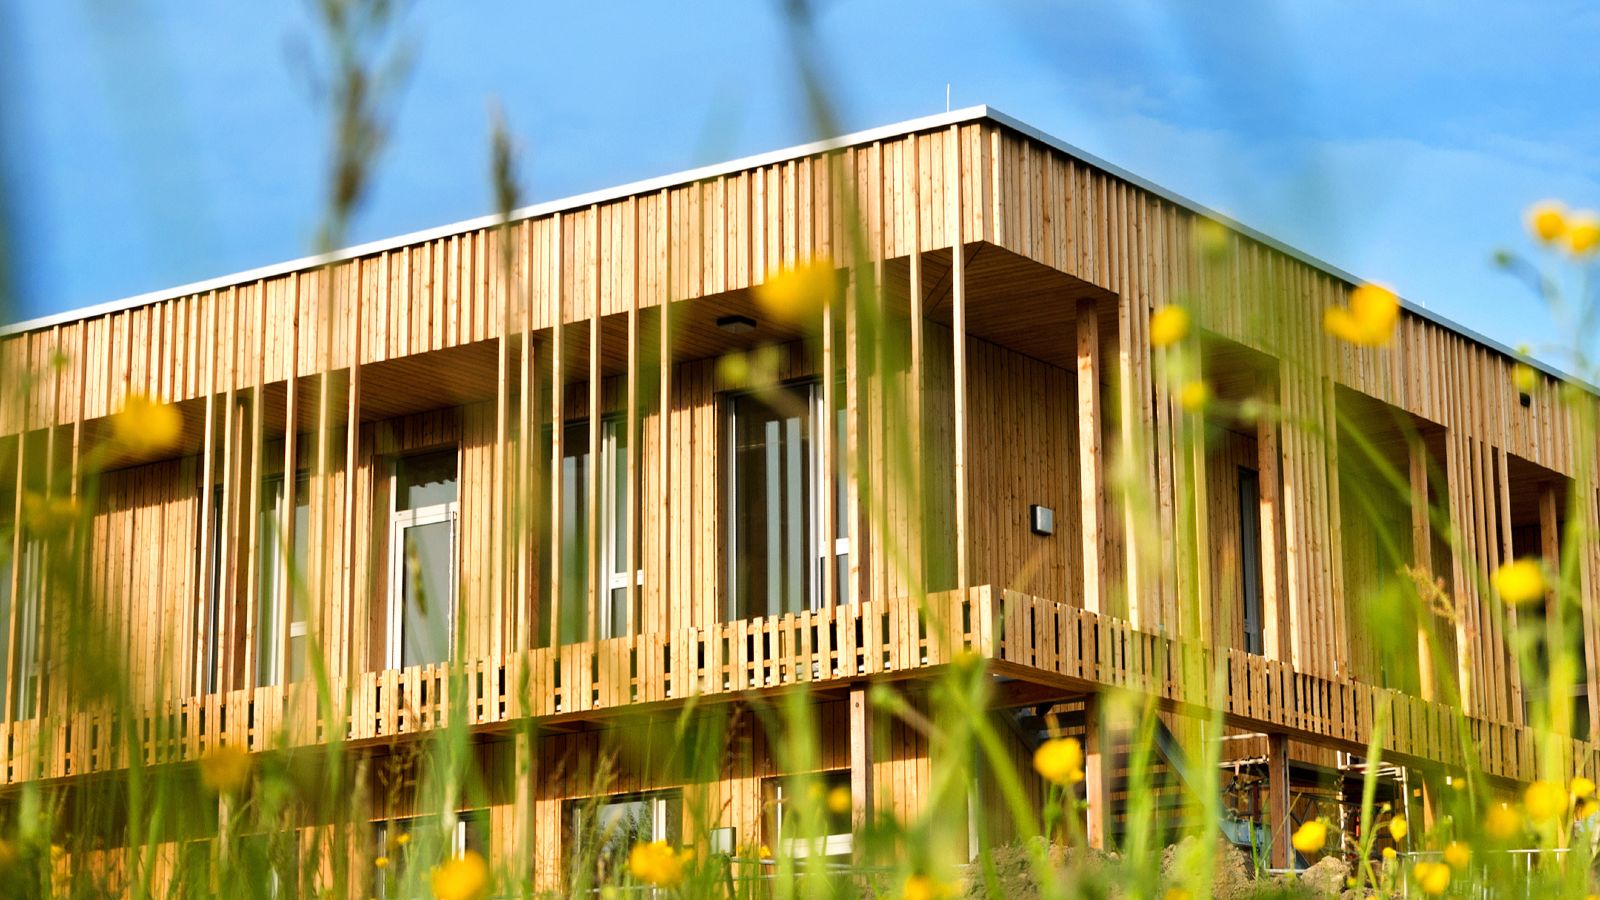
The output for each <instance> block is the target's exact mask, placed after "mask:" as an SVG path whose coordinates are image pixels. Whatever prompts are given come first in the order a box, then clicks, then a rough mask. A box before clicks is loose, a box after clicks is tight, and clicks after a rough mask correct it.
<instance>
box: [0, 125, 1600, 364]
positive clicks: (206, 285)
mask: <svg viewBox="0 0 1600 900" xmlns="http://www.w3.org/2000/svg"><path fill="white" fill-rule="evenodd" d="M984 119H987V120H989V121H993V122H995V123H998V124H1000V125H1003V126H1005V127H1007V128H1010V129H1012V130H1013V131H1016V132H1018V133H1020V134H1023V135H1026V136H1027V137H1029V138H1032V139H1033V140H1036V141H1038V142H1040V143H1042V144H1046V145H1048V146H1050V147H1052V148H1054V149H1055V150H1057V151H1060V152H1061V153H1065V154H1066V155H1068V156H1071V157H1074V158H1075V159H1078V160H1081V161H1083V162H1085V163H1088V164H1089V165H1091V166H1094V167H1096V168H1099V169H1103V170H1104V171H1106V172H1107V173H1109V174H1111V175H1114V176H1116V177H1118V178H1121V179H1123V180H1124V181H1127V182H1128V183H1130V184H1133V185H1135V186H1137V187H1139V188H1141V189H1142V190H1145V191H1148V192H1150V193H1152V194H1154V195H1156V196H1158V197H1160V198H1162V199H1163V200H1166V201H1167V202H1169V203H1172V204H1174V205H1176V206H1180V207H1183V208H1184V209H1187V210H1189V211H1190V212H1193V213H1195V214H1197V215H1201V216H1205V217H1207V218H1210V219H1215V220H1216V221H1218V222H1220V223H1222V224H1223V225H1226V226H1228V227H1229V228H1231V229H1233V230H1234V231H1237V232H1239V233H1240V234H1242V235H1245V236H1246V237H1249V238H1250V239H1251V240H1254V241H1258V242H1260V243H1261V244H1263V245H1265V246H1268V247H1271V248H1272V249H1274V250H1277V251H1278V252H1280V253H1283V254H1284V255H1286V256H1289V257H1292V258H1294V259H1297V260H1299V261H1300V262H1303V263H1305V264H1306V265H1308V266H1311V267H1313V268H1316V269H1319V270H1321V271H1323V272H1325V273H1327V274H1329V275H1332V276H1333V277H1335V278H1338V279H1340V280H1342V281H1345V282H1348V283H1350V284H1361V283H1362V282H1363V281H1365V280H1366V279H1363V278H1360V277H1359V276H1356V275H1354V274H1351V273H1350V272H1347V271H1345V270H1344V269H1341V268H1339V267H1338V266H1335V265H1333V264H1332V263H1329V262H1327V261H1325V260H1322V259H1318V258H1317V257H1315V256H1312V255H1311V254H1309V253H1306V252H1305V251H1303V250H1299V249H1297V248H1295V247H1291V246H1289V245H1288V244H1285V243H1283V242H1282V241H1280V240H1278V239H1276V238H1273V237H1271V236H1269V235H1266V234H1263V233H1262V232H1260V231H1257V230H1256V229H1254V228H1251V227H1250V226H1248V225H1245V224H1244V223H1242V222H1240V221H1238V220H1237V219H1234V218H1233V217H1232V216H1228V215H1225V214H1223V213H1220V212H1217V211H1216V210H1214V209H1211V208H1209V207H1207V206H1205V205H1204V204H1201V203H1197V202H1195V201H1193V200H1191V199H1189V198H1188V197H1185V196H1183V195H1181V194H1178V193H1175V192H1173V191H1171V190H1168V189H1167V188H1164V187H1162V186H1161V185H1159V184H1155V183H1154V182H1151V181H1149V180H1147V179H1145V178H1142V177H1140V176H1138V175H1136V174H1134V173H1132V172H1129V171H1128V170H1126V169H1124V168H1122V167H1121V166H1118V165H1115V164H1113V163H1110V162H1107V161H1106V160H1104V159H1101V158H1100V157H1098V156H1095V155H1094V154H1092V153H1088V152H1086V151H1084V150H1082V149H1080V148H1078V147H1076V146H1074V145H1072V144H1069V143H1067V142H1066V141H1063V140H1061V139H1060V138H1057V137H1054V136H1053V135H1049V134H1046V133H1045V132H1043V131H1040V130H1039V129H1037V128H1034V127H1033V126H1032V125H1029V124H1027V123H1026V122H1023V121H1020V120H1018V119H1015V118H1012V117H1011V116H1008V115H1006V114H1005V113H1003V112H1001V111H999V110H997V109H995V108H993V107H991V106H986V105H979V106H969V107H966V108H964V109H956V110H951V111H949V112H943V113H937V114H935V115H931V116H922V117H921V118H916V119H907V120H906V121H904V122H897V123H895V124H893V125H883V126H880V127H877V128H869V129H867V130H865V131H857V132H853V133H851V134H846V135H840V136H839V137H833V138H826V139H824V140H820V141H812V142H811V143H808V144H800V145H798V146H794V147H788V148H785V149H782V150H772V151H769V152H766V153H758V154H756V155H754V156H746V157H743V158H740V159H734V160H729V161H727V162H722V163H713V164H711V165H707V166H700V167H699V168H694V169H688V170H685V171H682V172H676V173H673V174H671V175H661V176H658V177H655V178H648V179H645V180H643V181H635V182H632V183H629V184H622V185H617V186H615V187H609V188H603V189H601V190H597V191H590V192H588V193H584V194H577V195H574V196H571V197H563V198H560V199H557V200H547V201H545V202H543V203H535V204H533V205H531V206H524V207H520V208H518V209H515V210H512V212H511V219H512V221H518V220H521V219H533V218H538V217H540V216H546V215H550V214H553V213H557V212H564V211H567V210H573V209H581V208H583V207H586V206H592V205H594V204H597V203H608V202H610V201H612V200H618V199H622V198H624V197H629V196H632V195H634V194H647V193H653V192H655V191H659V190H661V189H663V188H670V187H676V186H678V185H681V184H689V183H693V182H696V181H704V180H706V179H708V178H716V177H718V176H721V175H728V174H731V173H734V172H741V171H744V170H746V169H755V168H760V167H762V166H767V165H772V164H773V163H779V162H785V161H787V160H790V159H798V158H800V157H804V156H812V155H815V154H817V153H822V152H826V151H828V150H836V149H839V148H841V147H851V146H857V145H860V144H870V143H872V142H873V141H881V140H886V139H889V138H894V137H900V136H902V135H905V134H910V133H912V132H917V131H929V130H932V129H935V128H942V127H945V126H949V125H953V124H956V123H964V122H973V121H979V120H984ZM499 223H500V217H499V216H498V215H487V216H478V217H476V218H472V219H466V220H464V221H460V222H454V223H451V224H449V225H440V226H437V227H434V228H427V229H423V230H421V231H413V232H411V233H409V234H402V235H396V236H394V237H388V238H382V239H379V240H376V241H369V242H367V243H365V244H357V245H355V246H353V247H346V248H344V249H342V250H335V251H333V252H331V253H326V254H323V255H320V256H315V255H314V256H304V257H301V258H299V259H293V260H289V261H287V262H281V263H275V264H273V265H268V266H261V267H259V268H255V269H247V270H245V271H243V272H236V273H234V274H231V275H220V276H218V277H215V278H207V279H205V280H203V281H196V282H192V283H190V284H184V285H179V286H177V287H172V288H163V289H161V290H156V291H149V292H146V293H143V294H136V295H134V296H132V297H124V298H122V299H120V300H111V301H108V302H105V303H98V304H95V305H93V306H85V307H80V308H78V309H70V310H64V311H62V312H59V313H52V314H50V315H47V316H40V317H38V318H35V319H29V320H28V321H25V322H17V323H14V324H10V325H3V326H0V337H5V336H7V335H13V334H20V333H22V332H25V331H39V330H42V329H45V328H50V327H53V326H56V325H62V324H66V323H69V322H76V321H79V320H83V319H92V318H96V317H99V316H103V315H106V314H108V313H115V312H120V311H122V310H125V309H131V308H133V307H136V306H143V305H145V304H149V303H159V302H161V301H163V300H171V299H174V298H176V297H187V296H189V295H192V294H201V293H205V292H206V291H212V290H218V289H220V288H226V287H230V286H233V285H240V284H247V283H249V282H252V281H259V280H261V279H265V278H274V277H277V276H279V275H285V274H288V273H290V272H297V271H301V270H304V269H311V268H315V267H317V266H320V265H326V264H328V263H330V262H342V261H344V260H348V259H355V258H358V257H362V256H370V255H372V254H374V253H381V252H383V251H385V250H393V249H396V248H399V247H404V246H408V245H411V244H420V243H425V242H427V241H432V240H437V239H439V238H443V237H450V236H452V235H457V234H463V233H465V232H468V231H475V230H477V229H480V228H488V227H492V226H494V225H498V224H499ZM1400 302H1401V305H1402V306H1403V307H1404V308H1405V310H1406V311H1407V312H1409V313H1411V314H1413V315H1415V316H1418V317H1420V318H1422V319H1426V320H1428V321H1429V322H1433V323H1434V324H1436V325H1439V326H1441V327H1443V328H1447V329H1449V330H1451V331H1454V332H1456V333H1458V334H1460V335H1462V336H1464V337H1467V338H1470V339H1471V340H1474V341H1477V342H1478V343H1480V344H1483V345H1485V346H1487V347H1489V348H1491V349H1494V350H1496V351H1499V352H1500V353H1503V354H1505V355H1507V356H1509V357H1512V358H1514V359H1518V360H1521V361H1522V362H1525V363H1527V364H1528V365H1531V366H1533V367H1534V368H1536V369H1538V370H1539V371H1542V372H1544V373H1545V374H1547V375H1550V376H1551V377H1553V378H1559V379H1562V380H1565V381H1574V382H1578V383H1582V384H1585V385H1586V386H1587V382H1583V381H1582V380H1581V379H1577V378H1574V377H1573V376H1572V375H1570V374H1568V373H1566V372H1563V371H1561V370H1560V369H1557V368H1555V367H1553V366H1551V365H1549V364H1547V363H1544V362H1542V361H1540V360H1537V359H1534V358H1532V357H1530V356H1526V355H1524V354H1521V353H1518V352H1517V351H1516V350H1515V349H1513V348H1511V347H1509V346H1507V345H1505V344H1503V343H1501V342H1499V341H1496V340H1493V339H1491V338H1489V337H1486V336H1485V335H1483V334H1480V333H1478V332H1477V331H1474V330H1472V329H1470V328H1467V327H1465V326H1463V325H1461V324H1460V323H1458V322H1455V321H1452V320H1451V319H1448V318H1446V317H1444V316H1441V315H1439V314H1438V313H1436V312H1433V311H1432V310H1430V309H1428V308H1427V307H1425V306H1422V305H1420V304H1417V303H1413V302H1412V301H1409V300H1406V299H1405V298H1401V301H1400Z"/></svg>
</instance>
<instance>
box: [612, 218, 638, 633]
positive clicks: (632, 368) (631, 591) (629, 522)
mask: <svg viewBox="0 0 1600 900" xmlns="http://www.w3.org/2000/svg"><path fill="white" fill-rule="evenodd" d="M628 221H629V223H630V227H631V228H632V230H633V253H632V265H631V266H630V268H631V269H632V270H633V279H632V282H631V284H630V285H629V289H628V370H627V373H626V374H624V375H623V381H624V382H625V387H626V389H627V392H628V399H627V402H628V422H627V431H628V433H627V444H628V447H627V452H628V459H627V466H626V468H627V471H626V472H625V477H624V482H625V490H626V491H627V496H626V497H620V498H618V500H617V502H618V505H619V506H621V507H622V509H623V510H624V512H623V515H624V516H625V517H626V518H625V520H624V526H623V527H624V534H623V543H624V545H625V549H624V559H623V571H624V572H625V573H626V574H627V584H628V586H627V588H626V590H625V591H624V593H625V594H626V595H627V604H628V633H629V634H630V635H632V634H638V633H639V631H640V629H639V576H638V574H637V573H638V571H639V559H638V543H639V198H638V197H629V198H628Z"/></svg>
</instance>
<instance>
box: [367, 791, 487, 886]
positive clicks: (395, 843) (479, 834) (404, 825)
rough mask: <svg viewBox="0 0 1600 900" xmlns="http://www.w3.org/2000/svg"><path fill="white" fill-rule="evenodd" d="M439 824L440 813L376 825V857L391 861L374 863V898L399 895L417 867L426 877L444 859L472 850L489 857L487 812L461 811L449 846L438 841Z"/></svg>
mask: <svg viewBox="0 0 1600 900" xmlns="http://www.w3.org/2000/svg"><path fill="white" fill-rule="evenodd" d="M438 823H439V818H438V817H437V816H412V817H410V818H405V819H393V820H391V821H387V822H377V823H374V824H373V826H372V835H373V851H372V856H373V858H374V859H377V858H378V857H383V858H384V859H387V860H388V865H386V866H384V867H383V868H379V867H377V866H374V867H373V869H372V896H373V897H376V898H379V900H387V898H390V897H399V896H400V891H399V889H400V886H401V885H405V884H407V883H408V882H409V881H411V880H412V874H411V873H412V871H413V870H412V867H413V866H416V867H418V868H417V869H416V870H415V871H417V872H421V873H422V874H423V875H424V876H426V874H427V871H428V870H429V869H431V868H432V867H433V866H434V865H435V864H436V863H438V862H439V861H440V860H442V859H445V858H448V857H456V856H462V855H464V854H465V853H466V852H467V851H468V850H471V851H472V852H474V853H477V854H479V855H481V856H483V857H485V858H487V857H488V855H489V854H488V831H489V822H488V817H487V816H486V815H485V814H484V813H483V812H481V811H474V812H464V813H459V814H458V815H457V817H456V823H455V827H454V828H452V829H451V830H450V833H449V835H448V841H447V845H446V846H442V847H441V846H439V844H438V843H435V842H434V841H435V840H436V839H437V838H439V837H440V836H441V835H440V834H439V831H438V828H439V824H438ZM430 829H431V830H432V833H430ZM402 835H403V836H404V837H402ZM423 883H424V884H425V883H426V881H424V882H423Z"/></svg>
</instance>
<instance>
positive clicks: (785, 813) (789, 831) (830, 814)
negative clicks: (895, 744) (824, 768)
mask: <svg viewBox="0 0 1600 900" xmlns="http://www.w3.org/2000/svg"><path fill="white" fill-rule="evenodd" d="M796 783H797V780H795V779H789V778H770V779H768V780H767V784H766V794H767V798H766V801H767V820H766V829H767V838H768V840H767V846H769V847H771V848H772V849H774V850H777V851H779V852H780V853H784V854H787V855H789V856H791V857H803V856H809V855H811V854H813V853H820V854H821V855H823V856H826V857H838V856H849V855H850V854H851V851H852V849H853V839H852V837H851V824H850V815H851V808H850V806H849V804H847V803H846V804H839V803H836V801H835V799H834V798H835V797H837V796H839V795H840V793H841V792H842V793H843V796H844V797H846V798H848V797H849V794H850V771H849V770H848V769H840V770H837V771H832V772H823V773H820V774H819V775H817V776H816V777H814V778H811V779H806V780H804V781H801V782H798V783H802V784H806V785H808V789H809V790H811V791H814V792H815V794H816V797H815V803H814V805H811V806H810V807H809V808H806V809H801V808H800V806H801V805H800V804H798V803H796V802H795V798H793V797H791V796H790V791H791V790H794V789H795V786H796ZM809 816H817V817H819V818H818V819H816V820H808V817H809ZM815 827H820V828H821V833H820V834H808V833H807V832H808V830H809V829H810V828H815Z"/></svg>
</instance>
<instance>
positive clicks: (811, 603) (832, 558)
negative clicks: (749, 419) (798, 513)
mask: <svg viewBox="0 0 1600 900" xmlns="http://www.w3.org/2000/svg"><path fill="white" fill-rule="evenodd" d="M802 385H803V386H804V387H805V389H806V409H807V416H806V427H807V428H808V429H809V432H808V437H809V439H810V442H811V459H810V460H808V461H807V466H808V467H809V469H810V475H811V478H810V486H809V489H808V492H809V495H810V496H808V497H807V498H806V506H807V508H808V511H809V513H810V519H811V521H810V527H809V528H807V529H806V532H807V533H806V550H805V553H806V558H807V559H809V560H810V564H811V568H812V578H811V580H810V583H809V586H808V590H807V594H808V596H807V597H806V608H807V609H809V610H810V611H812V612H817V611H819V610H821V609H822V607H823V604H824V602H825V600H826V598H827V588H826V582H825V581H824V579H833V578H835V577H836V574H835V571H834V567H835V566H836V565H838V561H839V560H840V559H841V558H842V559H844V560H846V564H847V565H848V560H849V557H850V552H851V544H852V540H851V537H852V536H851V534H850V518H849V515H848V511H847V510H842V509H838V508H836V507H837V506H838V503H837V502H835V503H834V504H833V507H835V508H834V509H833V516H834V520H835V521H836V522H838V523H839V525H840V526H841V527H840V528H838V529H837V530H836V531H835V534H834V540H833V552H832V553H831V554H830V553H828V552H827V546H826V545H827V534H828V523H827V521H826V518H825V517H824V516H823V511H824V509H826V508H828V507H826V506H825V505H824V504H823V498H824V496H825V494H824V493H823V492H824V491H829V492H833V493H834V494H835V495H837V492H838V486H837V485H836V484H835V480H834V478H833V477H829V474H830V473H829V472H828V471H827V468H828V466H827V464H828V461H829V458H830V454H829V453H828V452H827V450H828V448H826V447H825V446H824V441H823V429H822V426H823V423H824V422H827V421H829V420H828V419H827V418H825V417H826V416H827V415H828V410H827V408H826V406H827V392H826V391H824V390H823V389H822V388H823V385H822V381H821V379H813V380H811V381H808V382H803V383H790V384H787V385H782V388H784V389H792V388H796V387H801V386H802ZM755 394H756V392H753V391H740V392H735V393H731V394H729V395H728V397H727V413H726V418H725V421H724V424H723V428H724V432H725V435H726V436H725V438H724V441H723V452H724V453H726V454H727V460H728V486H727V491H728V493H727V500H726V508H725V509H724V510H723V514H724V515H725V516H726V517H727V521H728V525H727V528H726V529H725V530H724V534H723V539H724V540H726V541H727V542H728V543H727V549H728V571H729V573H730V575H729V577H728V584H729V586H730V588H729V597H728V600H727V614H728V618H729V619H730V620H731V619H735V618H738V612H739V607H740V598H739V597H737V596H735V595H734V594H733V590H734V588H733V585H736V584H737V580H736V579H734V578H733V577H731V573H732V572H734V571H737V568H738V566H739V559H738V556H737V548H738V546H739V541H738V533H737V531H736V529H737V528H738V527H739V517H738V516H737V515H736V514H735V511H734V507H735V505H736V504H737V503H738V502H739V464H738V448H737V446H736V444H737V441H738V430H739V429H738V406H739V400H740V399H741V398H743V397H749V396H755ZM843 412H844V410H843V409H842V408H841V409H839V410H835V411H834V413H835V418H834V419H833V420H832V426H833V427H832V428H830V429H829V430H828V435H827V436H828V437H829V438H831V439H832V443H833V448H834V452H833V453H832V454H831V456H832V457H833V464H834V472H835V473H837V477H838V478H844V477H846V475H845V473H846V471H847V466H848V462H847V461H846V460H843V459H839V458H838V457H839V453H838V450H837V448H838V446H839V444H840V443H841V442H843V441H844V440H845V437H844V435H843V434H841V433H839V428H838V418H837V416H838V415H839V414H842V413H843ZM847 424H848V420H847ZM846 587H848V585H846ZM836 601H837V602H838V603H840V604H845V603H848V602H850V598H849V595H848V591H846V593H845V594H844V595H843V596H840V597H838V598H836Z"/></svg>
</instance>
